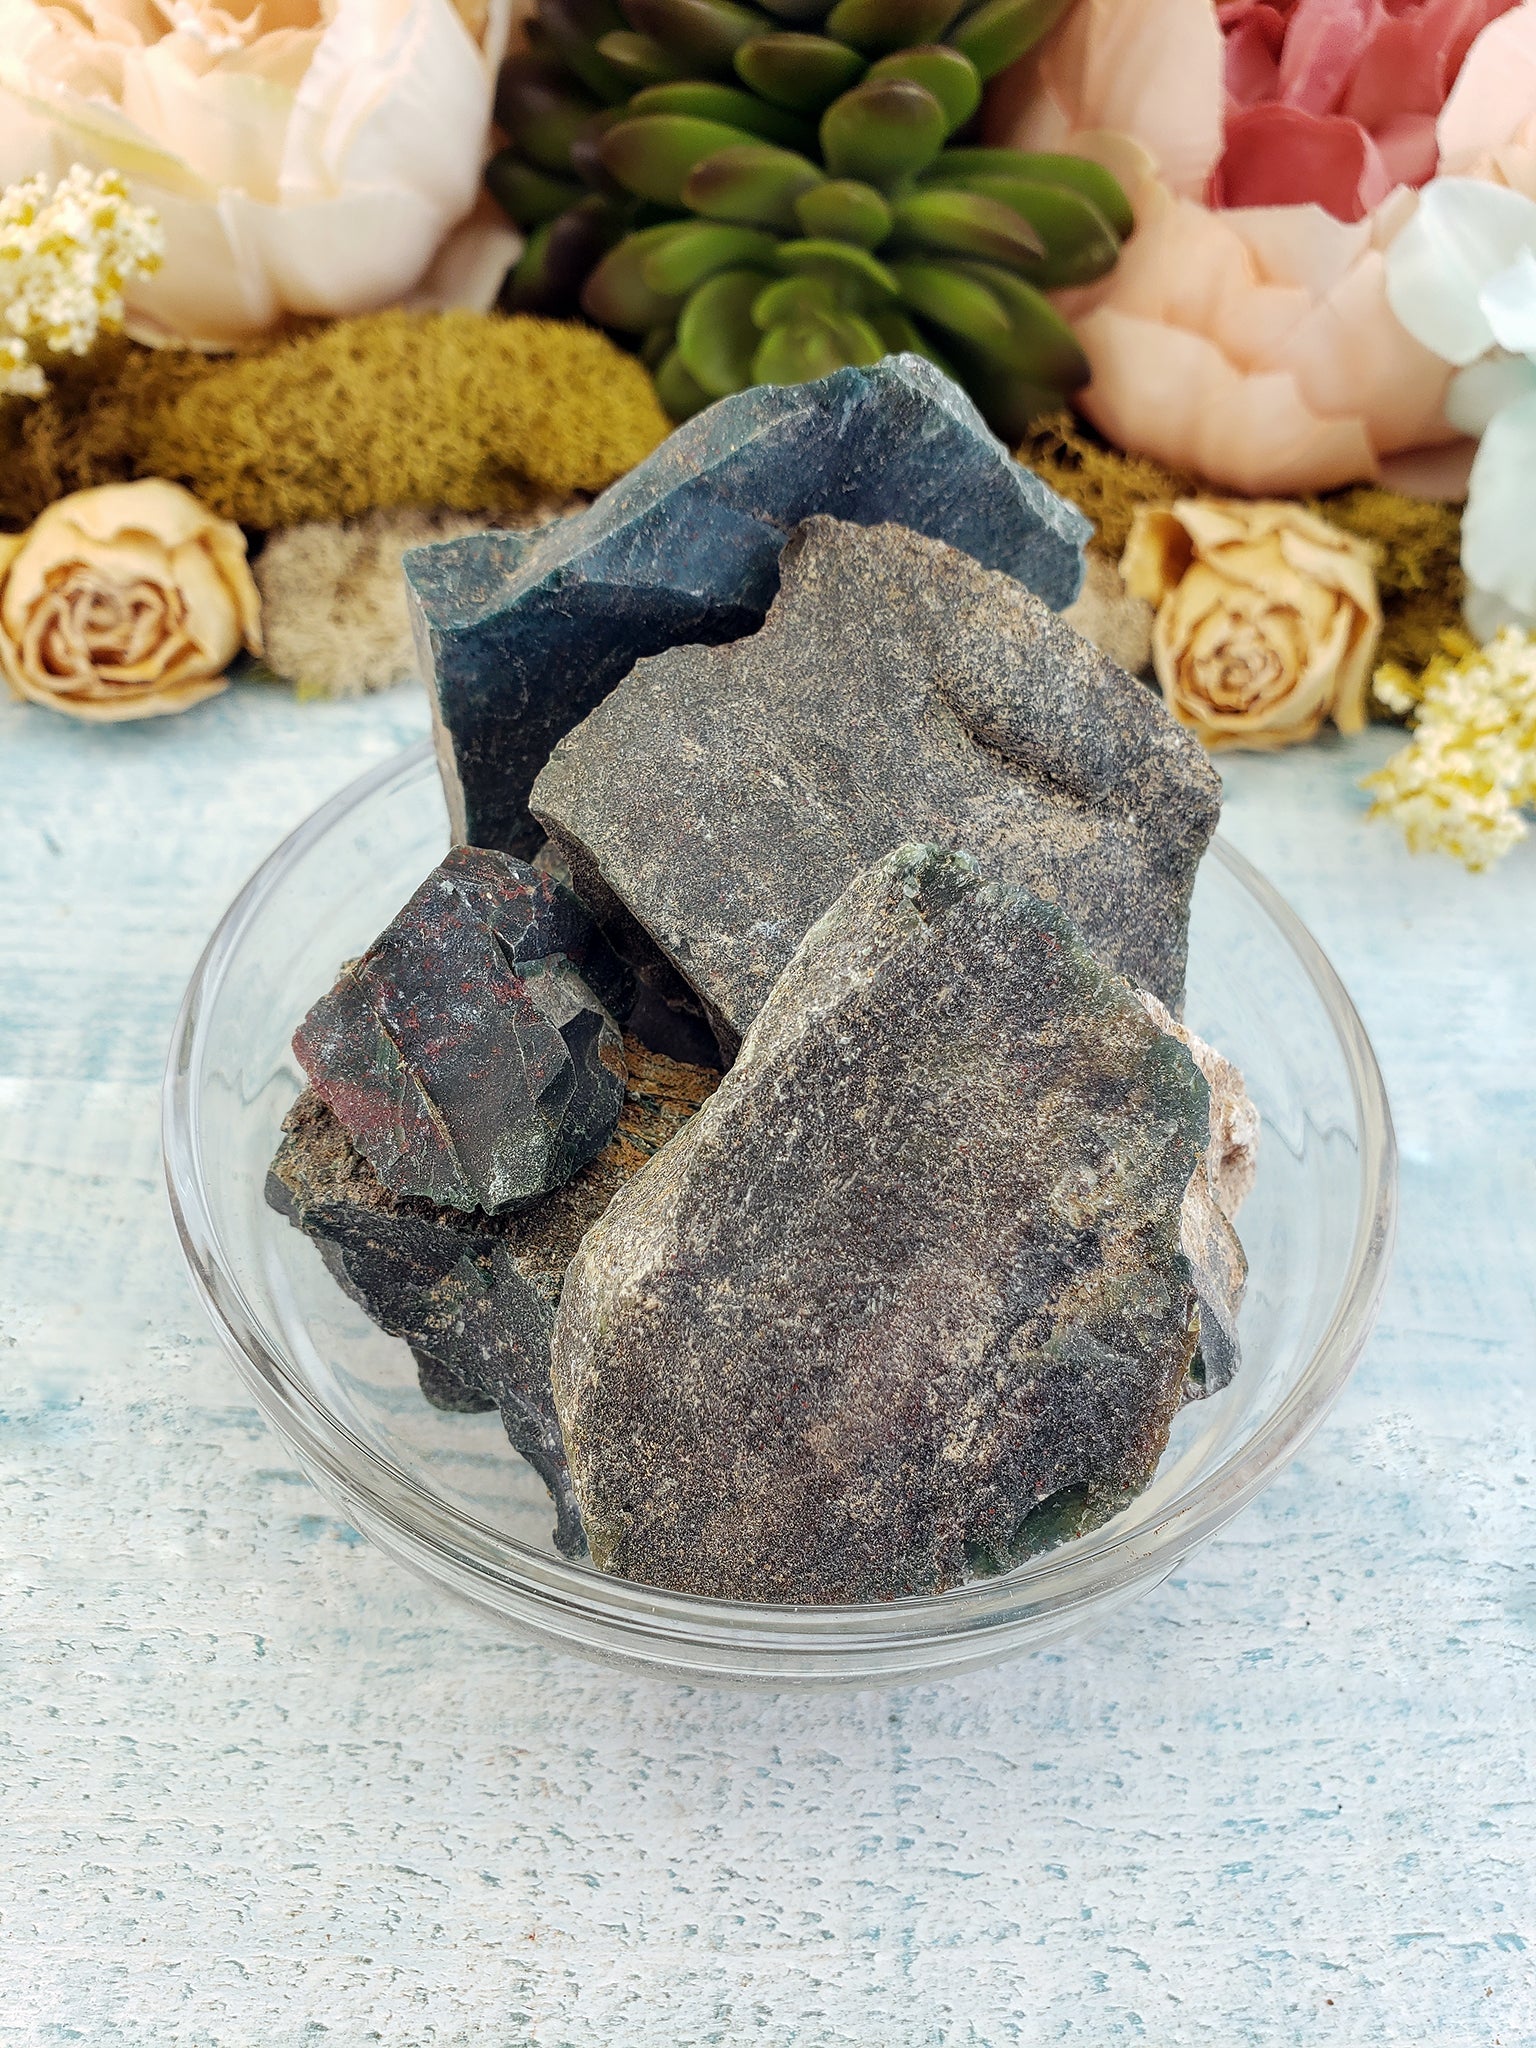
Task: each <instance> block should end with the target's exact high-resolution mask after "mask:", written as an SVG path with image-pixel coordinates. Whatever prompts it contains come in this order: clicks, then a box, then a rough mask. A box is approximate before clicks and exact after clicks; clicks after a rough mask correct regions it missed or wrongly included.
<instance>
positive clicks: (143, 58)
mask: <svg viewBox="0 0 1536 2048" xmlns="http://www.w3.org/2000/svg"><path fill="white" fill-rule="evenodd" d="M525 5H526V0H225V4H224V5H219V4H218V0H51V4H44V0H0V185H10V184H13V183H15V182H16V181H17V180H18V179H20V178H23V177H30V176H33V175H35V174H37V173H39V172H45V173H46V174H47V175H48V176H49V177H51V178H55V179H56V178H59V177H61V176H62V175H63V174H64V172H65V171H66V170H68V169H69V167H70V166H71V165H72V164H76V163H80V164H84V165H85V166H86V167H87V168H88V169H89V170H91V171H97V170H116V171H120V172H121V173H122V174H123V176H124V177H125V179H126V180H127V182H128V186H129V190H130V192H131V195H132V197H133V199H134V200H135V201H136V202H137V203H138V204H140V205H147V206H151V207H153V209H154V211H155V214H156V216H157V217H158V219H159V221H160V224H161V226H162V228H163V230H164V233H165V258H164V262H163V263H162V264H161V266H160V269H159V270H158V271H157V272H156V274H155V276H154V277H153V278H150V279H147V280H144V281H142V282H138V283H135V284H134V285H133V287H132V288H131V290H130V291H129V292H128V294H127V298H128V324H129V332H130V333H132V334H134V335H135V336H136V337H137V338H139V339H143V340H150V341H153V340H159V339H167V338H168V339H172V340H176V341H186V342H191V343H193V344H195V345H199V346H203V345H207V346H214V347H221V346H226V345H228V344H230V343H233V342H238V341H240V340H242V339H244V338H245V337H247V336H250V335H256V334H261V333H264V332H266V331H267V330H268V329H270V328H272V327H274V326H275V325H277V324H278V322H279V321H281V320H282V318H283V317H284V315H285V314H292V313H298V314H316V315H323V316H326V317H332V316H337V315H343V314H350V313H366V312H372V311H374V310H375V309H376V308H378V307H381V306H388V305H392V304H394V303H396V302H397V301H398V300H400V299H401V298H402V297H404V296H405V295H406V294H407V293H408V292H410V291H412V290H413V289H414V288H415V287H416V286H418V285H419V284H420V283H421V282H422V280H423V278H424V276H425V275H426V273H427V272H428V270H429V266H431V265H432V264H433V261H434V258H435V257H439V255H440V252H444V250H445V240H446V238H448V237H449V234H450V230H453V229H455V227H456V225H457V224H458V223H460V222H464V221H465V220H466V216H468V215H469V214H470V212H471V209H472V208H473V207H474V206H475V203H476V200H477V198H478V196H479V193H480V174H481V170H482V167H483V164H484V161H485V155H486V151H487V148H488V146H489V135H490V124H491V95H492V89H493V86H494V83H495V77H496V69H497V65H498V63H499V62H500V59H501V55H502V52H503V50H504V48H505V46H506V42H507V35H508V29H509V24H510V19H511V15H512V11H513V8H514V6H517V7H525ZM464 232H465V233H467V234H469V235H470V236H471V238H472V242H473V244H474V246H473V248H472V249H471V251H470V252H469V254H468V256H467V257H466V256H465V254H464V253H462V252H460V251H459V250H458V249H457V248H456V247H452V246H450V248H449V250H448V251H447V252H446V253H445V254H444V255H443V256H442V257H440V261H442V262H445V263H446V266H447V267H446V269H444V270H442V271H440V272H439V273H437V274H435V275H434V276H433V277H432V279H431V280H430V283H429V289H428V296H429V297H430V298H432V299H433V300H434V301H440V299H441V296H442V293H443V291H444V290H445V289H449V290H451V289H452V288H454V287H455V286H465V287H466V288H467V289H469V290H472V291H473V292H474V293H475V294H476V295H477V297H478V302H479V307H480V310H482V311H483V310H485V308H486V307H487V306H488V305H489V303H490V297H491V296H493V295H494V293H495V290H496V287H497V285H498V284H499V283H500V279H501V275H502V274H503V272H504V271H505V269H506V266H507V263H508V262H509V261H510V259H511V256H512V255H513V254H515V252H516V248H517V246H518V244H517V242H516V240H515V238H512V237H509V235H508V232H507V230H506V228H505V226H504V225H503V226H502V227H501V228H500V229H499V230H497V231H495V233H493V232H492V230H491V229H490V228H488V227H487V226H485V225H484V224H477V223H473V222H471V223H469V224H468V225H467V227H466V229H465V231H464ZM498 238H499V239H498ZM457 241H458V237H457V236H455V237H454V243H457ZM497 259H499V261H500V265H501V268H500V270H496V269H495V262H496V260H497ZM492 273H494V274H492ZM487 276H490V283H489V287H488V289H487V287H486V282H485V281H486V278H487Z"/></svg>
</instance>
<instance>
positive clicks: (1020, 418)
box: [486, 0, 1134, 433]
mask: <svg viewBox="0 0 1536 2048" xmlns="http://www.w3.org/2000/svg"><path fill="white" fill-rule="evenodd" d="M1070 4H1071V0H980V4H976V5H970V4H968V0H755V4H753V0H535V6H536V10H537V11H536V17H535V19H534V20H533V21H532V22H531V23H530V25H529V30H528V46H527V47H526V48H524V49H523V50H521V51H519V52H518V53H517V54H515V55H514V56H512V57H509V58H508V59H507V61H506V62H505V63H504V65H503V66H502V70H501V74H500V78H499V81H498V88H497V98H496V109H497V118H498V120H499V121H500V122H501V123H502V125H503V126H504V127H505V129H506V132H507V135H508V139H509V147H507V148H506V149H503V150H501V151H499V152H498V153H497V154H496V155H495V156H494V157H493V158H492V159H491V162H490V164H489V165H488V167H487V170H486V184H487V187H488V188H489V189H490V191H491V192H492V193H493V194H494V195H495V196H496V197H497V198H498V199H499V201H500V203H501V204H502V206H503V207H504V208H505V210H506V211H507V213H508V214H509V215H510V216H511V217H512V219H513V220H514V221H516V222H517V224H518V225H519V226H520V227H522V228H523V229H524V231H525V233H526V235H527V242H526V246H525V249H524V253H523V256H522V258H521V259H520V261H519V262H518V264H517V265H516V266H515V268H514V269H513V271H512V272H511V273H510V274H509V276H508V279H507V282H506V284H505V285H504V287H503V291H502V295H501V299H500V301H499V303H500V304H501V305H502V306H503V307H505V308H507V309H511V308H514V307H515V308H517V309H519V310H529V311H538V312H543V313H554V314H567V313H570V312H572V311H574V310H576V308H577V307H578V306H579V307H580V308H581V310H583V311H584V312H585V313H586V315H587V317H588V318H590V319H594V320H597V321H600V322H601V323H602V324H603V325H604V326H607V327H609V328H611V329H614V330H617V331H618V332H620V333H623V334H626V335H629V336H631V337H632V339H633V345H634V346H635V347H636V348H637V349H640V350H642V351H643V355H644V359H645V361H646V363H647V365H648V366H650V367H651V368H652V369H653V373H654V375H655V377H656V381H657V388H658V390H659V392H660V393H661V396H662V399H663V402H664V403H665V404H666V405H667V407H668V409H669V410H670V411H672V413H673V414H674V416H675V417H677V418H683V417H686V416H687V414H688V413H690V412H693V411H696V410H698V408H699V407H700V406H701V405H704V404H706V403H708V402H709V400H710V399H711V398H714V397H719V396H723V395H725V394H726V393H727V392H731V391H736V390H739V389H741V388H742V386H743V385H745V384H747V383H750V382H752V381H753V380H754V379H759V380H761V379H771V380H773V381H797V380H799V379H802V378H805V377H815V376H820V375H823V374H825V373H826V372H827V371H828V370H831V369H835V368H837V367H839V366H840V365H842V364H847V363H864V362H872V361H874V360H876V359H877V358H878V357H879V356H880V355H881V354H884V353H887V352H889V351H891V350H912V351H915V352H917V353H919V354H922V355H925V356H927V357H928V358H929V360H930V361H933V362H935V363H937V364H938V365H939V366H940V367H941V368H942V369H944V370H946V371H947V372H948V373H949V374H951V375H953V376H955V377H956V378H957V379H958V380H959V381H960V382H962V383H964V384H965V385H966V386H967V387H968V388H969V389H970V391H971V392H972V395H973V396H974V397H975V398H976V399H977V401H978V403H979V404H981V406H982V408H983V410H984V412H985V413H986V415H987V417H988V419H989V420H991V422H992V424H993V425H994V426H995V427H997V428H998V429H999V431H1002V432H1006V433H1014V432H1016V431H1017V430H1018V429H1019V428H1021V427H1022V425H1023V424H1025V423H1026V422H1027V420H1028V418H1029V417H1030V415H1031V413H1032V412H1035V411H1038V410H1039V409H1040V408H1042V407H1044V406H1046V405H1048V404H1049V405H1055V404H1059V403H1060V402H1061V399H1062V398H1063V396H1064V395H1065V394H1066V393H1067V392H1069V391H1070V390H1072V389H1073V388H1074V387H1075V386H1076V385H1078V384H1079V383H1081V382H1082V381H1083V379H1084V377H1085V376H1086V374H1087V364H1086V361H1085V359H1084V357H1083V353H1082V350H1081V348H1080V347H1079V345H1078V343H1077V341H1076V339H1075V337H1074V336H1073V334H1072V331H1071V328H1070V327H1069V326H1068V324H1067V322H1066V321H1065V320H1064V319H1063V318H1062V317H1061V315H1060V314H1059V313H1058V312H1057V311H1056V309H1055V308H1054V307H1053V306H1052V305H1051V304H1050V302H1049V301H1048V300H1047V299H1046V298H1045V297H1044V296H1043V293H1044V291H1045V290H1048V289H1054V288H1056V287H1057V286H1059V285H1076V284H1081V283H1084V282H1087V281H1089V280H1091V279H1093V278H1096V277H1098V276H1100V275H1102V274H1103V272H1104V271H1105V270H1106V269H1108V268H1109V266H1110V265H1111V264H1112V263H1113V262H1114V261H1115V259H1116V257H1117V255H1118V252H1119V246H1120V242H1121V240H1122V239H1123V237H1124V236H1125V235H1127V234H1128V233H1130V232H1131V230H1132V228H1133V226H1134V222H1133V218H1132V211H1131V207H1130V205H1129V202H1128V201H1127V199H1126V195H1125V193H1124V192H1123V191H1122V189H1121V187H1120V186H1119V184H1118V183H1117V181H1116V180H1115V178H1114V177H1113V176H1112V175H1111V173H1110V172H1109V171H1107V170H1105V169H1104V168H1103V167H1102V166H1101V165H1099V164H1096V163H1093V162H1091V161H1090V160H1088V159H1087V158H1081V157H1075V156H1071V155H1067V154H1062V153H1059V152H1057V153H1029V152H1024V151H1020V150H1012V149H991V148H982V147H979V146H973V145H970V144H964V145H962V146H961V147H958V148H948V147H946V143H947V141H948V138H949V137H950V136H951V135H955V134H964V133H965V132H966V130H967V128H968V126H969V124H971V123H972V122H973V120H974V118H975V116H976V114H977V112H978V109H979V106H980V99H981V91H982V81H983V79H984V78H986V77H988V76H990V75H992V73H993V72H995V71H996V70H998V69H999V68H1001V66H1002V65H1003V64H1006V63H1009V62H1011V61H1013V59H1014V58H1015V57H1016V56H1018V55H1019V54H1021V53H1022V52H1023V51H1024V50H1026V49H1027V48H1029V47H1030V46H1031V44H1033V43H1034V42H1036V41H1038V40H1039V38H1040V37H1041V36H1043V35H1044V34H1045V33H1046V32H1047V31H1048V30H1049V29H1050V28H1051V27H1052V26H1054V24H1055V22H1056V21H1057V20H1059V19H1060V18H1061V16H1062V15H1063V14H1064V13H1065V12H1066V9H1067V7H1068V6H1069V5H1070ZM1084 4H1086V0H1084Z"/></svg>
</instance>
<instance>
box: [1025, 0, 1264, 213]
mask: <svg viewBox="0 0 1536 2048" xmlns="http://www.w3.org/2000/svg"><path fill="white" fill-rule="evenodd" d="M1223 58H1224V52H1223V46H1222V38H1221V30H1220V27H1219V26H1218V24H1217V20H1216V14H1215V10H1214V9H1213V8H1212V7H1211V5H1210V0H1078V4H1077V5H1076V6H1075V7H1072V8H1071V9H1069V11H1068V13H1067V16H1066V19H1065V20H1064V21H1063V22H1062V23H1061V25H1060V26H1059V27H1058V28H1057V29H1056V30H1055V31H1054V33H1053V34H1052V35H1050V36H1049V37H1047V39H1046V41H1045V42H1044V44H1042V46H1041V47H1040V49H1039V50H1038V51H1036V52H1035V53H1034V54H1033V55H1031V56H1029V57H1026V58H1025V59H1024V60H1023V61H1022V62H1021V63H1019V64H1017V65H1015V66H1014V67H1013V69H1012V70H1011V71H1008V72H1005V73H1004V74H1003V75H1002V77H1001V78H999V79H998V80H996V81H995V82H994V84H993V85H992V86H991V87H990V88H989V89H988V93H987V112H986V115H985V121H986V136H987V140H988V141H990V142H995V143H1004V144H1012V145H1014V146H1015V147H1017V148H1019V149H1046V150H1051V149H1067V148H1071V147H1073V146H1074V145H1073V140H1072V138H1073V137H1074V136H1075V135H1076V134H1077V133H1078V131H1079V130H1081V129H1085V128H1089V129H1099V128H1107V129H1112V130H1115V131H1118V132H1119V133H1120V134H1122V135H1129V136H1133V137H1134V138H1135V139H1136V141H1137V142H1139V143H1141V144H1142V146H1143V147H1144V148H1145V149H1147V150H1148V151H1149V152H1150V154H1151V156H1152V158H1153V161H1154V162H1155V163H1156V165H1157V167H1158V173H1159V175H1160V177H1161V178H1162V179H1163V181H1164V182H1165V183H1166V184H1167V185H1168V186H1169V188H1170V189H1171V190H1172V191H1174V192H1180V193H1187V194H1189V195H1190V196H1192V197H1195V196H1198V195H1199V194H1200V193H1202V192H1203V191H1204V190H1205V185H1206V180H1207V179H1208V178H1209V176H1210V174H1211V169H1212V166H1213V165H1214V164H1215V162H1216V159H1217V158H1218V157H1219V156H1220V154H1221V141H1222V115H1223V94H1222V65H1223Z"/></svg>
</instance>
